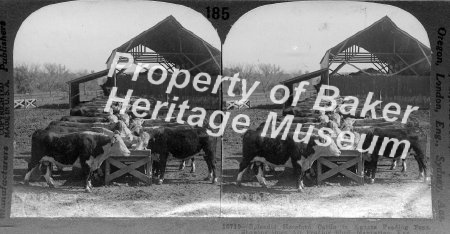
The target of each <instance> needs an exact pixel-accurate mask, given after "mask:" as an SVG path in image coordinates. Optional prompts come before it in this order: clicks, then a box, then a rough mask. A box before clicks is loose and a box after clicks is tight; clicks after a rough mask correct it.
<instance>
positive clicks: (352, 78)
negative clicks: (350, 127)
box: [282, 16, 431, 109]
mask: <svg viewBox="0 0 450 234" xmlns="http://www.w3.org/2000/svg"><path fill="white" fill-rule="evenodd" d="M368 65H369V66H370V67H369V68H367V67H368ZM345 66H350V67H352V68H354V69H356V70H357V72H353V73H349V74H348V73H347V74H345V73H340V71H342V68H343V67H345ZM364 66H365V67H366V68H363V67H364ZM430 69H431V49H430V48H429V47H427V46H426V45H424V44H423V43H421V42H420V41H418V40H417V39H416V38H414V37H412V36H411V35H409V34H408V33H406V32H405V31H403V30H402V29H400V28H399V27H398V26H397V25H396V24H395V23H394V22H393V21H392V20H391V19H390V18H389V17H387V16H385V17H383V18H381V19H380V20H378V21H376V22H375V23H373V24H372V25H370V26H369V27H367V28H365V29H363V30H361V31H359V32H357V33H356V34H354V35H352V36H351V37H349V38H347V39H345V40H344V41H342V42H340V43H338V44H337V45H335V46H334V47H332V48H330V49H328V50H327V51H326V52H325V54H324V55H323V57H322V59H321V61H320V69H319V70H317V71H314V72H312V73H308V74H304V75H301V76H299V77H294V78H292V79H289V80H286V81H284V82H282V83H283V84H285V85H286V86H288V87H289V88H290V89H291V90H292V89H293V85H294V84H296V83H298V82H301V81H305V80H311V79H313V78H315V79H313V80H312V81H313V82H312V83H314V84H316V85H318V84H328V85H333V86H336V87H338V88H339V90H340V95H342V96H347V95H351V96H356V97H358V98H360V99H361V100H362V99H364V98H365V97H366V96H367V94H368V93H369V92H373V93H374V96H375V97H377V99H378V100H382V101H383V104H386V103H388V102H396V103H399V104H400V105H401V106H402V107H405V106H406V105H415V106H419V107H420V108H422V109H423V108H425V109H427V108H428V107H429V103H430V99H429V96H430V84H429V82H430V79H429V75H430ZM314 81H316V82H314ZM291 93H292V92H291ZM287 105H290V103H287Z"/></svg>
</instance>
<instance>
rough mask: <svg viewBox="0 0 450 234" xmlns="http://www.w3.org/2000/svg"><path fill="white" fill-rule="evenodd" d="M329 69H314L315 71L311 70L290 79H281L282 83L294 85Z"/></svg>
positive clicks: (320, 74)
mask: <svg viewBox="0 0 450 234" xmlns="http://www.w3.org/2000/svg"><path fill="white" fill-rule="evenodd" d="M327 71H328V68H322V69H320V70H317V71H313V72H310V73H307V74H303V75H300V76H296V77H294V78H291V79H288V80H284V81H281V82H280V83H281V84H284V85H292V84H295V83H299V82H302V81H305V80H310V79H312V78H314V77H318V76H322V75H323V74H324V73H326V72H327Z"/></svg>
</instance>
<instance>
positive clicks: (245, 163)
mask: <svg viewBox="0 0 450 234" xmlns="http://www.w3.org/2000/svg"><path fill="white" fill-rule="evenodd" d="M248 166H250V161H247V160H245V159H244V160H243V161H242V162H241V163H240V164H239V172H238V175H237V179H236V184H237V185H238V186H241V182H242V176H243V175H244V172H245V171H246V170H247V168H248Z"/></svg>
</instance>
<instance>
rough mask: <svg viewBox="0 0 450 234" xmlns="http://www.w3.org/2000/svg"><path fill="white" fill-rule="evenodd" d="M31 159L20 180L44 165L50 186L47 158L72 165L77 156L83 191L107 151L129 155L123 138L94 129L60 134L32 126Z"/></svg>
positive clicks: (89, 186) (107, 154)
mask: <svg viewBox="0 0 450 234" xmlns="http://www.w3.org/2000/svg"><path fill="white" fill-rule="evenodd" d="M31 141H32V145H31V161H30V163H29V164H28V172H27V174H26V175H25V179H24V182H25V184H28V181H29V179H30V175H31V174H32V172H33V171H34V170H36V169H37V168H39V169H42V168H43V169H45V171H46V172H45V176H44V177H45V179H46V181H47V183H48V185H49V186H51V187H54V183H53V179H52V178H51V175H50V173H51V165H48V162H49V161H50V160H45V161H43V160H42V159H43V158H44V157H46V159H47V158H51V159H52V160H55V161H57V162H59V163H60V164H62V165H72V164H74V162H75V161H76V160H77V159H78V158H79V159H80V164H81V168H82V171H83V175H84V176H85V179H86V184H85V185H86V191H88V192H89V191H90V190H91V188H92V185H91V175H92V172H93V171H94V170H96V169H98V168H99V167H100V165H101V163H102V162H103V161H104V160H105V159H106V158H107V157H109V156H110V155H129V154H130V151H129V150H128V149H127V148H126V146H125V144H124V142H123V140H122V139H121V138H120V137H119V136H118V135H115V136H113V137H109V136H106V135H104V134H100V133H95V132H76V133H69V134H60V133H55V132H51V131H47V130H36V131H35V132H34V133H33V135H32V138H31Z"/></svg>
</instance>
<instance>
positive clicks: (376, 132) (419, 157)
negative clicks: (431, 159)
mask: <svg viewBox="0 0 450 234" xmlns="http://www.w3.org/2000/svg"><path fill="white" fill-rule="evenodd" d="M364 134H366V136H365V139H364V142H363V149H368V148H369V147H370V145H371V143H372V140H373V138H374V136H378V140H377V143H376V144H375V147H374V150H373V151H372V154H371V161H366V162H365V169H366V175H367V176H371V177H370V182H371V183H374V181H375V174H376V170H377V164H378V159H379V156H380V155H379V152H380V149H381V146H382V143H383V139H384V138H385V137H387V138H390V139H392V138H394V139H397V140H399V141H402V140H408V141H409V142H410V148H409V151H408V154H412V155H413V156H414V158H415V159H416V161H417V163H418V165H419V172H420V175H419V178H420V177H423V179H424V181H426V176H427V166H426V158H425V154H424V150H423V149H422V146H421V145H420V141H419V137H418V136H415V135H410V134H409V133H408V131H406V130H405V129H402V128H397V129H396V128H372V129H368V130H366V131H364ZM361 135H362V134H361ZM393 145H394V144H393V142H390V143H388V144H387V146H386V149H385V150H384V152H383V155H382V156H384V157H390V154H391V151H392V147H393ZM404 147H405V145H404V144H399V146H398V148H397V150H396V152H395V154H394V159H397V158H399V157H400V156H401V154H402V152H403V150H404Z"/></svg>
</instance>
